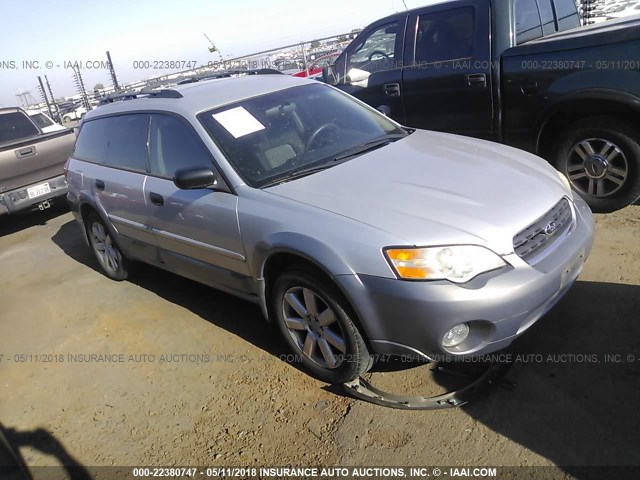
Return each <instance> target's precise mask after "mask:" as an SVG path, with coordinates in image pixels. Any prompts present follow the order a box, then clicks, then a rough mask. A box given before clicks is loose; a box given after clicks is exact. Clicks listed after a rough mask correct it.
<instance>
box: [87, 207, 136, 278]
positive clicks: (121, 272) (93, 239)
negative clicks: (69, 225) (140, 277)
mask: <svg viewBox="0 0 640 480" xmlns="http://www.w3.org/2000/svg"><path fill="white" fill-rule="evenodd" d="M86 227H87V236H88V237H89V244H90V245H91V250H92V251H93V254H94V255H95V257H96V260H98V264H99V265H100V269H101V270H102V272H103V273H104V274H105V275H106V276H107V277H109V278H110V279H112V280H116V281H122V280H125V279H126V278H127V277H128V276H129V268H130V262H129V260H128V259H127V258H126V257H125V256H124V254H123V253H122V251H121V250H120V247H119V246H118V245H117V244H116V242H115V240H114V239H113V237H112V236H111V232H110V231H109V229H108V228H107V227H106V225H105V224H104V222H103V221H102V219H101V218H100V216H98V214H97V213H91V214H89V216H88V217H87V221H86Z"/></svg>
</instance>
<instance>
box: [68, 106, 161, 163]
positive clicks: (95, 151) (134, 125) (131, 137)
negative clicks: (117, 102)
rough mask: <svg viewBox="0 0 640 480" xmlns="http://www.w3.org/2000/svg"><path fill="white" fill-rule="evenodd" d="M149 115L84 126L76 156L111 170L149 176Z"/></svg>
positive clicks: (89, 123) (106, 120)
mask: <svg viewBox="0 0 640 480" xmlns="http://www.w3.org/2000/svg"><path fill="white" fill-rule="evenodd" d="M148 132H149V115H146V114H132V115H118V116H115V117H107V118H99V119H97V120H90V121H88V122H85V123H83V125H82V129H81V130H80V135H78V140H77V142H76V146H75V151H74V154H75V156H76V157H78V158H82V159H85V160H90V161H94V162H97V163H101V164H103V165H106V166H109V167H116V168H123V169H126V170H134V171H139V172H146V158H147V136H148Z"/></svg>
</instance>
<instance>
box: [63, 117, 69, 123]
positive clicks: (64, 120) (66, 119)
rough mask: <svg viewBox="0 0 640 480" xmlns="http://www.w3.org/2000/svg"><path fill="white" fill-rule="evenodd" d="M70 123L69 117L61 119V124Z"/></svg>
mask: <svg viewBox="0 0 640 480" xmlns="http://www.w3.org/2000/svg"><path fill="white" fill-rule="evenodd" d="M70 121H71V117H69V116H66V115H65V116H64V117H62V123H69V122H70Z"/></svg>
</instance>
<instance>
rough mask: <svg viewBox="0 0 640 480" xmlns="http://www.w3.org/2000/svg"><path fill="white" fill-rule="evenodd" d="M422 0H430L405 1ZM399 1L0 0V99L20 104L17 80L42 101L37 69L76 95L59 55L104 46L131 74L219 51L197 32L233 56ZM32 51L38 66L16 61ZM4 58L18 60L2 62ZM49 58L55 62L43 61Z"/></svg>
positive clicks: (70, 56) (92, 52)
mask: <svg viewBox="0 0 640 480" xmlns="http://www.w3.org/2000/svg"><path fill="white" fill-rule="evenodd" d="M427 3H433V2H430V1H429V0H406V4H407V6H408V7H409V8H413V7H417V6H420V5H423V4H427ZM402 9H404V5H403V2H402V0H349V1H345V0H320V1H318V0H316V1H311V2H299V3H295V2H291V1H285V0H266V1H258V0H233V1H224V2H222V1H216V0H206V1H205V0H185V1H182V2H180V1H177V0H154V1H147V0H142V1H140V0H127V1H125V0H113V1H106V2H78V1H74V2H70V1H68V0H57V1H55V2H53V1H47V0H41V1H34V0H22V1H19V0H0V11H1V12H2V28H1V29H0V105H4V106H13V105H17V104H19V100H18V98H17V97H16V96H15V94H16V93H18V91H19V90H20V89H22V90H23V91H24V90H30V91H31V94H32V95H33V97H34V98H36V100H40V97H39V94H38V90H37V83H38V81H37V76H38V75H41V76H42V75H45V74H46V75H47V76H48V78H49V82H50V83H51V87H52V89H53V92H54V94H55V95H56V96H69V95H73V94H75V93H76V92H75V86H74V84H73V80H72V75H73V72H72V71H71V70H70V69H68V68H67V69H65V68H64V62H68V61H72V62H73V61H82V62H86V61H92V60H106V56H105V51H107V50H109V51H110V52H111V57H112V60H113V63H114V65H115V67H116V72H117V74H118V79H119V80H120V81H121V82H131V81H134V80H140V79H145V78H150V77H154V76H157V75H159V74H161V73H164V72H160V71H154V70H136V69H134V68H133V62H134V61H135V60H143V61H146V60H148V61H154V60H186V61H192V60H197V61H198V63H199V64H201V63H206V62H207V61H209V60H219V58H220V57H219V56H218V54H217V53H215V54H211V53H209V52H208V50H207V47H208V46H209V44H208V42H207V40H206V38H205V37H204V36H203V32H206V33H207V35H209V37H211V39H212V40H213V42H214V43H215V44H216V46H217V47H218V48H219V49H220V51H221V52H222V53H223V54H224V55H225V56H231V57H234V56H239V55H244V54H248V53H252V52H256V51H260V50H265V49H268V48H274V47H278V46H280V45H286V44H291V43H297V42H299V41H302V40H313V39H314V38H318V37H323V36H329V35H333V34H338V33H344V32H348V31H350V30H351V29H353V28H357V27H364V26H366V25H367V24H368V23H370V22H371V21H373V20H376V19H377V18H380V17H382V16H385V15H389V14H392V13H394V12H396V11H399V10H402ZM33 60H36V61H38V62H39V67H40V68H39V69H36V70H29V69H24V68H22V62H23V61H33ZM10 61H13V62H15V63H16V68H14V69H10V68H7V62H10ZM47 61H51V62H52V63H53V65H54V66H53V67H52V68H50V69H47V68H46V66H45V65H46V63H45V62H47ZM3 62H4V63H3ZM57 65H60V67H57ZM82 74H83V79H84V82H85V86H86V87H87V88H88V89H92V88H93V86H94V85H95V84H96V83H99V82H101V83H104V84H105V86H107V85H110V84H111V82H110V78H109V74H108V71H106V70H87V69H85V70H83V71H82Z"/></svg>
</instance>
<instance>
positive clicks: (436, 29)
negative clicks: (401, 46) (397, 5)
mask: <svg viewBox="0 0 640 480" xmlns="http://www.w3.org/2000/svg"><path fill="white" fill-rule="evenodd" d="M474 27H475V18H474V11H473V8H471V7H465V8H456V9H453V10H447V11H444V12H437V13H430V14H428V15H420V20H419V22H418V30H417V33H416V51H415V62H416V63H422V62H425V63H434V62H445V61H448V60H456V59H462V58H469V57H471V56H473V43H474V42H473V40H474V31H475V28H474Z"/></svg>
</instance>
